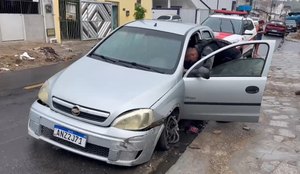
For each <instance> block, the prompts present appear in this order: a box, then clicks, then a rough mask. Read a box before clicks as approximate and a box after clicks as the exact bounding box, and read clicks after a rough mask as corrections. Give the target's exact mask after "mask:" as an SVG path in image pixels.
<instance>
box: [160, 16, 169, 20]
mask: <svg viewBox="0 0 300 174" xmlns="http://www.w3.org/2000/svg"><path fill="white" fill-rule="evenodd" d="M157 19H161V20H168V19H171V17H170V16H159V17H158V18H157Z"/></svg>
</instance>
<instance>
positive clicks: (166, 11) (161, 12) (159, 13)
mask: <svg viewBox="0 0 300 174" xmlns="http://www.w3.org/2000/svg"><path fill="white" fill-rule="evenodd" d="M152 14H153V15H152V17H153V19H157V18H158V17H159V16H162V15H168V14H174V15H177V14H178V11H177V10H172V9H153V10H152Z"/></svg>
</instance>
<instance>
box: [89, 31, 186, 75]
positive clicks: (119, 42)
mask: <svg viewBox="0 0 300 174" xmlns="http://www.w3.org/2000/svg"><path fill="white" fill-rule="evenodd" d="M183 38H184V36H181V35H177V34H172V33H167V32H161V31H155V30H148V29H141V28H135V27H123V28H121V29H119V30H118V31H116V32H115V33H114V34H113V35H111V36H110V37H109V38H108V39H106V40H105V41H104V42H103V43H102V44H101V45H100V46H98V48H96V50H95V51H94V53H92V54H95V55H98V56H104V57H106V58H108V59H112V60H114V61H116V62H115V63H118V62H119V61H122V62H124V61H126V62H131V64H132V65H134V64H140V65H144V66H147V67H150V68H152V69H155V70H157V71H160V72H163V73H169V74H170V73H173V72H174V71H175V69H176V67H177V64H178V62H179V58H180V54H181V47H182V46H181V45H182V40H183ZM120 65H123V64H120ZM124 66H126V65H124ZM133 68H138V67H133ZM144 69H145V70H147V69H146V68H144Z"/></svg>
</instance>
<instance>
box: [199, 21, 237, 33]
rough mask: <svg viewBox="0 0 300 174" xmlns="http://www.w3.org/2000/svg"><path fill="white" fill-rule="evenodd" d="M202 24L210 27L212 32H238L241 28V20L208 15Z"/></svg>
mask: <svg viewBox="0 0 300 174" xmlns="http://www.w3.org/2000/svg"><path fill="white" fill-rule="evenodd" d="M202 25H204V26H208V27H210V28H211V29H212V30H213V31H214V32H227V33H232V34H240V33H241V30H242V20H238V19H226V18H217V17H209V18H207V19H206V20H205V21H204V22H203V23H202Z"/></svg>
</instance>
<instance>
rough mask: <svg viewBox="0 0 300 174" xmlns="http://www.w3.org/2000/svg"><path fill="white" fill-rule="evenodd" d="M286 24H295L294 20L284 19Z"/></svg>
mask: <svg viewBox="0 0 300 174" xmlns="http://www.w3.org/2000/svg"><path fill="white" fill-rule="evenodd" d="M285 23H286V24H296V21H295V20H286V21H285Z"/></svg>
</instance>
